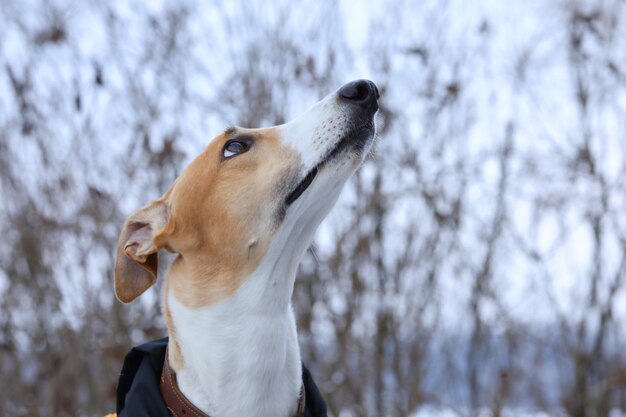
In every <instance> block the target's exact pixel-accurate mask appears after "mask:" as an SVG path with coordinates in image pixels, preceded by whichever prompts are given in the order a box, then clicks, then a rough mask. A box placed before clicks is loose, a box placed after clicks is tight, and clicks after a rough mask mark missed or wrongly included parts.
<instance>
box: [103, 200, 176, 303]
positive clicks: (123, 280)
mask: <svg viewBox="0 0 626 417" xmlns="http://www.w3.org/2000/svg"><path fill="white" fill-rule="evenodd" d="M168 220H169V213H168V209H167V206H166V204H165V203H164V202H162V201H158V200H157V201H154V202H152V203H150V204H148V205H147V206H145V207H143V208H142V209H140V210H139V211H137V212H135V213H134V214H133V215H132V216H130V217H129V218H128V219H127V220H126V223H124V227H123V228H122V232H121V234H120V239H119V241H118V243H117V254H116V258H115V295H116V296H117V298H118V300H120V301H121V302H123V303H130V302H131V301H133V300H134V299H135V298H137V297H139V296H140V295H141V294H142V293H143V292H144V291H146V290H147V289H148V288H150V287H151V286H152V285H153V284H154V283H155V282H156V278H157V268H158V256H157V252H158V251H159V249H161V247H162V246H163V240H164V239H163V238H164V236H163V234H164V233H163V231H164V229H165V226H166V225H167V224H168Z"/></svg>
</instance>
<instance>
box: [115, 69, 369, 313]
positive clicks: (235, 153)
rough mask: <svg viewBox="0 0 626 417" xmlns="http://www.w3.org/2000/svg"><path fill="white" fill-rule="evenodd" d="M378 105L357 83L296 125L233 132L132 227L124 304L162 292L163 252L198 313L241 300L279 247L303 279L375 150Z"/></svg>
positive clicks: (124, 247)
mask: <svg viewBox="0 0 626 417" xmlns="http://www.w3.org/2000/svg"><path fill="white" fill-rule="evenodd" d="M377 99H378V90H377V88H376V86H375V85H374V84H373V83H372V82H370V81H365V80H360V81H355V82H352V83H349V84H346V85H345V86H343V87H341V88H340V89H339V90H337V91H336V92H334V93H332V94H330V95H328V96H327V97H325V98H324V99H323V100H322V101H320V102H319V103H317V104H316V105H314V106H313V107H312V108H311V109H309V110H308V111H307V112H305V113H304V114H302V115H301V116H299V117H298V118H297V119H295V120H293V121H291V122H289V123H287V124H284V125H280V126H275V127H270V128H263V129H245V128H239V127H233V128H229V129H227V130H226V131H225V132H224V133H222V134H221V135H220V136H218V137H216V138H215V139H213V141H212V142H211V143H210V144H209V146H208V147H207V148H206V149H205V150H204V151H203V152H202V153H201V154H200V155H199V156H198V157H197V158H196V159H195V160H193V161H192V162H191V163H190V165H189V166H188V167H187V168H186V169H185V170H184V171H183V173H182V174H181V175H180V176H179V177H178V178H177V179H176V181H175V182H174V183H173V184H172V186H171V187H170V189H169V190H168V191H167V192H166V193H165V194H164V195H163V196H162V197H161V198H159V199H158V200H155V201H153V202H151V203H150V204H148V205H147V206H145V207H143V208H142V209H140V210H139V211H137V212H136V213H134V214H133V215H131V216H130V217H129V218H128V219H127V221H126V223H125V224H124V226H123V229H122V232H121V235H120V239H119V242H118V248H117V256H116V265H115V293H116V295H117V297H118V299H119V300H120V301H122V302H130V301H132V300H134V299H135V298H136V297H138V296H139V295H140V294H141V293H143V292H144V291H145V290H146V289H148V288H149V287H150V286H151V285H153V284H154V282H155V281H156V275H157V263H158V262H157V252H158V251H159V250H160V249H161V248H165V249H167V250H169V251H172V252H175V253H177V254H179V256H178V257H177V259H176V260H175V261H174V265H173V267H174V266H176V267H177V268H178V270H179V271H181V273H180V274H178V275H177V277H176V279H173V280H172V282H171V283H170V285H172V287H173V289H174V291H176V289H177V288H179V289H180V288H183V287H185V288H189V285H192V286H195V288H196V289H197V291H193V292H189V291H187V293H186V294H182V293H181V294H176V295H177V298H182V300H183V302H185V303H186V304H188V305H190V306H201V305H207V304H211V303H213V302H216V301H219V300H220V299H223V298H226V297H228V296H230V295H232V294H233V293H234V292H235V291H236V290H237V288H239V287H240V286H241V285H242V283H243V282H244V281H245V279H246V277H248V276H250V275H251V274H252V273H253V272H254V271H255V270H256V269H257V268H258V267H259V265H260V264H261V263H262V261H264V259H265V262H269V261H268V260H267V258H268V256H269V253H270V252H272V249H271V247H273V246H278V247H281V248H283V249H284V251H283V252H281V254H280V255H278V254H277V255H276V256H277V257H282V258H283V260H284V259H285V257H287V258H288V263H289V268H290V269H293V271H295V268H296V267H297V264H298V262H299V260H300V257H301V256H302V253H303V252H304V250H305V249H306V247H307V246H308V245H309V243H310V239H311V237H312V234H313V232H314V231H315V229H316V228H317V226H318V225H319V223H320V222H321V221H322V219H323V218H324V217H325V216H326V215H327V213H328V211H329V210H330V208H331V207H332V206H333V205H334V203H335V201H336V199H337V197H338V196H339V193H340V191H341V189H342V187H343V185H344V184H345V182H346V180H347V179H348V178H349V177H350V175H351V174H352V173H353V172H354V171H355V170H356V168H357V167H358V166H359V165H360V164H361V162H362V161H363V159H364V157H365V155H366V154H367V152H368V151H369V149H370V147H371V144H372V141H373V137H374V134H375V126H374V115H375V113H376V111H377V110H378V102H377ZM273 242H274V244H272V243H273ZM274 252H275V251H274ZM185 280H187V281H188V282H184V281H185ZM179 291H182V290H179Z"/></svg>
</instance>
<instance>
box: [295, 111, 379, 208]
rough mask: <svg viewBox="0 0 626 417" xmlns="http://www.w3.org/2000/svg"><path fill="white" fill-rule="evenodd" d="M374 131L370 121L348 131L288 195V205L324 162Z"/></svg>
mask: <svg viewBox="0 0 626 417" xmlns="http://www.w3.org/2000/svg"><path fill="white" fill-rule="evenodd" d="M372 131H373V124H372V123H368V124H366V125H365V126H360V127H358V128H356V129H353V130H351V131H350V132H348V134H346V135H345V136H344V137H343V138H342V139H341V140H340V141H339V143H337V146H335V147H334V148H333V149H332V150H331V151H330V152H329V153H328V154H327V155H326V156H325V157H324V158H322V161H321V162H320V163H319V164H317V165H315V166H314V167H313V169H311V170H310V171H309V172H308V173H307V174H306V176H305V177H304V179H303V180H302V181H300V183H299V184H298V186H297V187H296V188H295V189H294V190H293V191H292V192H291V193H290V194H289V195H288V196H287V198H286V199H285V204H286V205H287V206H290V205H291V204H293V202H294V201H296V200H297V199H298V198H300V196H301V195H302V194H303V193H304V192H305V191H306V190H307V188H309V186H310V185H311V184H312V183H313V180H314V179H315V177H316V176H317V173H318V172H319V170H320V168H321V167H322V166H323V165H324V164H326V163H327V162H328V161H330V160H331V159H333V158H334V157H336V156H337V155H339V154H340V153H341V152H342V151H343V150H345V149H346V148H347V147H348V146H350V145H354V144H359V143H361V142H364V140H362V139H363V138H365V137H369V136H370V134H371V133H372Z"/></svg>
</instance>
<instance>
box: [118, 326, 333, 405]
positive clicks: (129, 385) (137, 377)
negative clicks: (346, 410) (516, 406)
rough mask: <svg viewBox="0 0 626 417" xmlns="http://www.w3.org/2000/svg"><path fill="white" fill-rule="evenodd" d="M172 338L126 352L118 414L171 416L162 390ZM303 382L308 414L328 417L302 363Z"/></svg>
mask: <svg viewBox="0 0 626 417" xmlns="http://www.w3.org/2000/svg"><path fill="white" fill-rule="evenodd" d="M167 341H168V338H167V337H165V338H163V339H158V340H153V341H152V342H148V343H145V344H143V345H140V346H137V347H134V348H133V349H132V350H131V351H130V352H128V354H127V355H126V359H125V360H124V366H123V367H122V373H121V374H120V380H119V383H118V385H117V415H118V417H131V416H132V417H148V416H149V417H169V414H168V411H167V408H166V407H165V402H164V401H163V397H161V392H160V390H159V378H160V376H161V372H162V370H163V361H164V360H165V350H166V348H167ZM302 384H303V386H304V390H305V394H306V397H305V398H306V404H305V407H304V417H327V414H326V403H325V402H324V399H323V398H322V395H321V394H320V392H319V389H318V388H317V386H316V385H315V382H314V381H313V377H311V373H310V372H309V371H308V369H306V367H305V366H304V365H302Z"/></svg>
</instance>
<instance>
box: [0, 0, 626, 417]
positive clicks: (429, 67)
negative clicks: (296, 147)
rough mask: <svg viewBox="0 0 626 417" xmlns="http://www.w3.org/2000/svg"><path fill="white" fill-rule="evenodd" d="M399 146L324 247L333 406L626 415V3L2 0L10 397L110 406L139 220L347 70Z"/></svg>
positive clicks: (4, 291)
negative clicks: (224, 139)
mask: <svg viewBox="0 0 626 417" xmlns="http://www.w3.org/2000/svg"><path fill="white" fill-rule="evenodd" d="M357 78H369V79H372V80H373V81H375V82H376V83H377V84H378V87H379V89H380V91H381V94H382V98H381V110H380V114H379V116H378V123H379V124H378V126H379V141H378V144H377V145H376V147H375V149H374V151H373V152H372V155H371V156H370V157H369V158H368V159H367V161H366V162H365V164H364V166H363V168H362V169H361V170H360V171H359V172H358V173H357V174H356V175H355V177H354V178H353V179H352V180H351V181H350V183H349V184H348V186H347V187H346V190H345V191H344V193H343V194H342V197H341V199H340V201H339V203H338V205H337V207H336V208H335V209H334V211H333V212H332V213H331V215H330V216H329V218H328V219H327V220H326V221H325V222H324V223H323V224H322V226H321V228H320V230H319V232H318V235H317V237H316V239H315V242H314V245H313V246H312V248H311V249H310V251H308V252H307V254H306V255H305V258H304V259H303V262H302V264H301V267H300V272H299V278H298V280H297V283H296V288H295V293H294V308H295V310H296V312H297V317H298V326H299V337H300V344H301V348H302V356H303V360H304V361H305V363H306V364H307V366H308V367H309V368H310V369H311V370H312V372H313V374H314V375H315V379H316V381H317V382H318V384H319V386H320V389H321V390H322V392H323V394H324V396H325V397H326V399H327V401H328V405H329V408H330V411H331V413H332V415H333V416H336V417H339V416H341V417H350V416H352V417H361V416H363V417H369V416H391V417H395V416H412V415H419V416H430V415H433V416H439V415H446V416H448V415H451V416H478V415H480V416H493V417H497V416H515V415H523V416H527V415H555V416H573V417H587V416H598V417H599V416H612V417H615V416H623V415H625V414H626V290H625V286H626V256H625V255H626V2H624V1H621V0H589V1H574V0H571V1H566V0H528V1H509V2H504V1H497V0H484V1H471V2H468V1H463V0H458V1H453V0H441V1H401V0H398V1H391V0H389V1H382V0H380V1H369V2H357V1H348V0H344V1H333V0H310V1H309V0H304V1H302V2H292V1H289V0H270V1H260V0H259V1H257V0H254V1H240V2H217V1H205V2H200V1H180V2H165V1H159V2H142V1H121V0H119V1H107V2H103V1H95V0H86V1H66V0H0V197H1V198H0V234H1V235H2V239H0V415H2V416H101V415H103V414H105V412H109V411H113V410H114V407H115V401H114V396H115V386H116V382H117V377H118V374H119V371H120V369H121V365H122V360H123V357H124V355H125V353H126V352H127V351H128V350H129V348H130V347H131V346H132V345H136V344H139V343H141V342H143V341H147V340H150V339H154V338H158V337H162V336H164V335H165V326H164V322H163V319H162V317H161V314H160V312H159V296H158V288H154V289H151V290H150V291H149V292H148V293H146V294H145V295H144V296H142V297H141V298H140V299H139V300H138V301H136V302H135V303H133V304H132V305H121V304H120V303H119V302H117V301H116V300H115V297H114V295H113V290H112V267H113V262H114V250H115V245H116V241H117V237H118V233H119V230H120V227H121V225H122V223H123V221H124V219H125V218H126V217H127V216H128V215H129V214H130V213H131V212H132V211H133V210H135V209H136V208H138V207H140V206H142V205H143V204H145V203H146V202H148V201H149V200H151V199H153V198H156V197H157V196H159V195H161V194H162V193H163V192H164V191H165V190H166V189H167V188H168V186H169V185H170V183H171V182H172V180H173V179H174V178H175V177H176V176H177V175H178V173H180V172H181V170H182V169H183V168H184V166H185V165H186V163H188V162H189V161H190V160H191V159H192V158H193V157H194V156H195V155H197V154H198V153H199V152H200V151H201V150H202V149H203V148H204V147H205V146H206V145H207V143H208V142H209V141H210V139H211V138H212V137H214V136H216V135H217V134H219V133H220V132H221V131H222V130H223V129H224V128H225V127H227V126H229V125H240V126H248V127H261V126H270V125H275V124H279V123H283V122H285V121H287V120H289V119H290V118H292V117H294V116H296V115H297V114H299V113H300V112H301V111H303V110H305V109H306V108H307V107H309V106H310V105H312V104H313V103H315V102H316V101H317V100H318V99H320V98H321V97H323V96H325V95H326V94H328V93H330V92H332V91H334V90H335V89H336V88H338V87H340V86H341V85H342V84H344V83H345V82H348V81H350V80H353V79H357Z"/></svg>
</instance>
